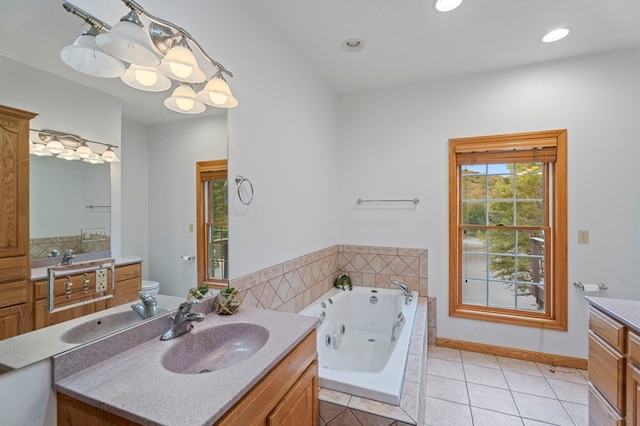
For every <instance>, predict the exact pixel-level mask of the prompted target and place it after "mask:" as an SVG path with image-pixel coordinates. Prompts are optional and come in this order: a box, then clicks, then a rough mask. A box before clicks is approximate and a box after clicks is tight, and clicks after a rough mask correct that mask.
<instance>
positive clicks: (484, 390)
mask: <svg viewBox="0 0 640 426" xmlns="http://www.w3.org/2000/svg"><path fill="white" fill-rule="evenodd" d="M587 380H588V375H587V372H586V371H584V370H576V369H573V368H565V367H555V368H554V367H551V366H549V365H545V364H537V363H534V362H527V361H521V360H516V359H511V358H502V357H496V356H493V355H484V354H478V353H474V352H465V351H459V350H455V349H447V348H440V347H436V346H429V352H428V359H427V392H426V394H427V396H426V404H425V423H424V424H425V426H449V425H451V426H472V425H473V426H511V425H519V426H540V425H562V426H564V425H567V426H586V425H588V424H589V421H588V407H587Z"/></svg>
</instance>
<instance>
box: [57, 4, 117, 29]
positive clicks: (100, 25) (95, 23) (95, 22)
mask: <svg viewBox="0 0 640 426" xmlns="http://www.w3.org/2000/svg"><path fill="white" fill-rule="evenodd" d="M62 7H64V10H66V11H67V12H69V13H71V14H73V15H76V16H77V17H79V18H80V19H82V20H83V21H84V22H86V23H87V24H89V25H91V26H92V27H94V28H95V29H97V30H98V31H103V32H104V31H110V30H111V26H110V25H108V24H106V23H105V22H103V21H101V20H100V19H98V18H96V17H95V16H93V15H91V14H89V13H87V12H85V11H84V10H82V9H80V8H79V7H77V6H75V5H73V4H71V3H69V2H67V1H65V2H63V3H62Z"/></svg>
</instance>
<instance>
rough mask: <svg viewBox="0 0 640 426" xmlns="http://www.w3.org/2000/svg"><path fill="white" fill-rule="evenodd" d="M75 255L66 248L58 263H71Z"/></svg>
mask: <svg viewBox="0 0 640 426" xmlns="http://www.w3.org/2000/svg"><path fill="white" fill-rule="evenodd" d="M74 257H75V256H74V255H73V250H66V251H65V252H64V255H63V256H62V261H61V262H60V265H73V258H74Z"/></svg>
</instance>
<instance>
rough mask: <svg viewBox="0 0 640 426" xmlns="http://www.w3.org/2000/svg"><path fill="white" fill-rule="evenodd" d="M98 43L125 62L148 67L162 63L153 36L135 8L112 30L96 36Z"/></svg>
mask: <svg viewBox="0 0 640 426" xmlns="http://www.w3.org/2000/svg"><path fill="white" fill-rule="evenodd" d="M96 43H97V44H98V46H100V48H102V50H104V51H105V52H107V53H109V54H110V55H113V56H115V57H116V58H118V59H121V60H123V61H125V62H129V63H132V64H136V65H143V66H146V67H155V66H157V65H160V58H158V56H157V55H156V53H155V51H154V50H153V47H151V38H150V37H149V34H148V33H147V32H146V31H145V30H144V28H143V27H142V24H140V20H139V19H138V15H137V14H136V13H135V12H134V11H133V10H132V11H131V12H130V13H129V14H128V15H127V16H125V17H124V18H122V19H121V20H120V22H118V23H117V24H115V25H114V26H113V28H111V31H109V32H106V33H102V34H99V35H98V36H96Z"/></svg>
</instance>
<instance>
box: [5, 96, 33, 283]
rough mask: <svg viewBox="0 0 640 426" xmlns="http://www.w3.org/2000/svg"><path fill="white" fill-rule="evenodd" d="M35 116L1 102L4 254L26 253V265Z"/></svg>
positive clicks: (6, 255) (27, 260)
mask: <svg viewBox="0 0 640 426" xmlns="http://www.w3.org/2000/svg"><path fill="white" fill-rule="evenodd" d="M35 116H36V114H33V113H30V112H27V111H21V110H17V109H14V108H9V107H5V106H2V105H0V158H2V161H0V258H6V257H16V256H22V257H24V261H25V264H26V265H28V263H29V256H28V254H29V120H30V119H32V118H33V117H35ZM22 278H26V277H22Z"/></svg>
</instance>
